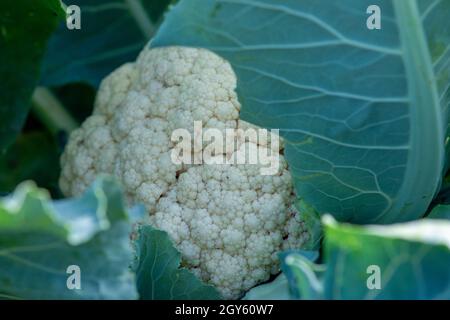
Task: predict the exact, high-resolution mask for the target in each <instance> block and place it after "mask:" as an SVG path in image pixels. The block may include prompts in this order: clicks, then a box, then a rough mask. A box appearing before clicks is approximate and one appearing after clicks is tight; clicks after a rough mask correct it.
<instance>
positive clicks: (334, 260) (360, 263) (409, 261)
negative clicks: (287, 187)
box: [285, 216, 450, 300]
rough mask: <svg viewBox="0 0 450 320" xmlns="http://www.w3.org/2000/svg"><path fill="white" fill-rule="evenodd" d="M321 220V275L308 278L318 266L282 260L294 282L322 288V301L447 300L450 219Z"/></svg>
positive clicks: (449, 296) (449, 295) (449, 294)
mask: <svg viewBox="0 0 450 320" xmlns="http://www.w3.org/2000/svg"><path fill="white" fill-rule="evenodd" d="M325 218H326V219H324V222H325V252H324V260H325V266H326V272H325V274H324V277H323V279H322V280H321V281H320V282H319V283H318V282H317V280H318V278H317V277H314V276H311V275H314V271H315V270H314V267H317V265H308V264H305V263H304V259H303V260H302V259H299V257H298V256H293V255H288V256H287V257H286V258H285V261H286V259H290V260H291V261H289V262H288V263H287V264H286V265H287V266H288V267H290V268H292V270H291V271H292V272H294V273H296V274H297V276H298V277H297V285H298V286H301V287H303V288H306V289H305V290H308V287H309V290H313V289H314V288H316V287H322V288H323V294H322V296H321V298H324V299H381V300H403V299H426V300H428V299H446V300H448V299H450V272H449V265H450V237H449V235H450V222H448V221H437V220H436V221H435V220H428V219H423V220H420V221H415V222H409V223H403V224H397V225H391V226H369V227H359V226H353V225H347V224H338V223H336V222H335V221H334V220H333V219H332V218H331V217H330V216H326V217H325ZM323 267H324V266H322V268H323ZM305 280H306V281H305ZM319 280H320V279H319Z"/></svg>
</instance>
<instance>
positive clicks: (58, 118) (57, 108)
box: [32, 87, 79, 135]
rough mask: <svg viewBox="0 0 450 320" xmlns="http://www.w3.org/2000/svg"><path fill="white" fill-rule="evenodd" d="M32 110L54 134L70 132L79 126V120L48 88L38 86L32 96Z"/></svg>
mask: <svg viewBox="0 0 450 320" xmlns="http://www.w3.org/2000/svg"><path fill="white" fill-rule="evenodd" d="M32 112H33V114H34V115H36V117H37V118H38V119H39V120H40V121H41V122H42V123H43V124H44V126H46V127H47V129H48V130H49V131H50V132H51V133H52V134H55V135H56V134H57V133H58V132H59V131H65V132H67V133H70V132H71V131H73V130H74V129H76V128H78V126H79V125H78V123H77V121H76V120H75V119H74V118H73V117H72V116H71V115H70V114H69V113H68V112H67V110H66V109H65V108H64V106H63V105H62V103H61V102H60V101H59V100H58V98H56V97H55V95H54V94H53V93H52V92H51V91H50V90H49V89H47V88H44V87H37V88H36V89H35V90H34V93H33V96H32Z"/></svg>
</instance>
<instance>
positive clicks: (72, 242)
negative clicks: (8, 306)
mask: <svg viewBox="0 0 450 320" xmlns="http://www.w3.org/2000/svg"><path fill="white" fill-rule="evenodd" d="M130 230H131V224H130V221H128V212H127V209H126V208H125V206H124V203H123V201H122V197H121V192H120V188H119V187H118V185H117V183H116V182H115V181H114V180H112V179H110V178H106V177H104V178H100V179H98V180H96V181H95V182H94V184H93V185H92V187H91V188H90V189H89V190H88V191H87V192H86V193H85V194H84V195H83V196H82V197H81V198H74V199H66V200H60V201H54V202H51V201H50V200H49V197H48V194H47V192H46V191H45V190H43V189H38V188H37V187H36V186H35V185H34V184H33V183H31V182H25V183H23V184H21V185H20V186H19V187H18V188H17V189H16V191H15V192H14V194H12V195H11V196H9V197H6V198H3V199H1V200H0V270H2V272H1V273H0V297H2V298H8V299H135V298H137V291H136V287H135V282H134V280H135V279H134V276H133V274H132V273H131V272H130V269H129V264H130V261H131V260H132V257H133V254H132V247H131V244H130V240H129V233H130ZM72 265H75V266H78V267H79V268H80V284H81V288H80V289H72V290H70V289H68V286H67V281H68V280H69V276H71V273H69V274H68V273H67V270H68V267H69V266H72Z"/></svg>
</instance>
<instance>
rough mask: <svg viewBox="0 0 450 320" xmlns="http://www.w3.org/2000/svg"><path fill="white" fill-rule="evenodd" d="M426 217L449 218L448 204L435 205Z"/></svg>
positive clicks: (449, 209)
mask: <svg viewBox="0 0 450 320" xmlns="http://www.w3.org/2000/svg"><path fill="white" fill-rule="evenodd" d="M427 218H428V219H440V220H450V205H443V204H440V205H437V206H436V207H434V208H433V210H431V212H430V214H429V215H428V216H427Z"/></svg>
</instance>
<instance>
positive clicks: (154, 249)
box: [134, 225, 220, 300]
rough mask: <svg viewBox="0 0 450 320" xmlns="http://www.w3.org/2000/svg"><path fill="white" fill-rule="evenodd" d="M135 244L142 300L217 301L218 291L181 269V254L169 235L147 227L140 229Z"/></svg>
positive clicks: (138, 285)
mask: <svg viewBox="0 0 450 320" xmlns="http://www.w3.org/2000/svg"><path fill="white" fill-rule="evenodd" d="M138 234H139V235H138V239H137V241H136V256H137V261H136V262H135V267H134V270H135V272H136V277H137V288H138V291H139V295H140V298H141V299H143V300H199V299H210V300H215V299H220V295H219V293H218V292H217V290H216V289H215V288H214V287H212V286H210V285H206V284H204V283H202V282H201V281H200V280H199V279H198V278H197V277H196V276H195V275H194V274H193V273H191V272H190V271H189V270H187V269H185V268H181V267H180V264H181V254H180V253H179V252H178V251H177V250H176V249H175V247H174V246H173V244H172V241H171V240H170V238H169V235H168V234H167V233H166V232H164V231H161V230H157V229H154V228H153V227H151V226H149V225H145V226H141V227H140V228H139V232H138Z"/></svg>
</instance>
